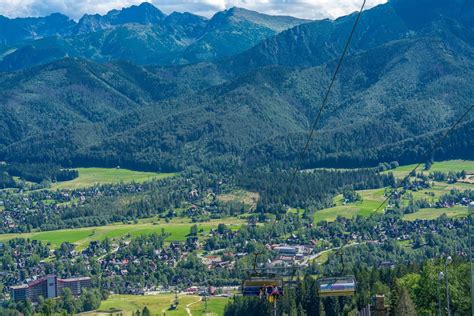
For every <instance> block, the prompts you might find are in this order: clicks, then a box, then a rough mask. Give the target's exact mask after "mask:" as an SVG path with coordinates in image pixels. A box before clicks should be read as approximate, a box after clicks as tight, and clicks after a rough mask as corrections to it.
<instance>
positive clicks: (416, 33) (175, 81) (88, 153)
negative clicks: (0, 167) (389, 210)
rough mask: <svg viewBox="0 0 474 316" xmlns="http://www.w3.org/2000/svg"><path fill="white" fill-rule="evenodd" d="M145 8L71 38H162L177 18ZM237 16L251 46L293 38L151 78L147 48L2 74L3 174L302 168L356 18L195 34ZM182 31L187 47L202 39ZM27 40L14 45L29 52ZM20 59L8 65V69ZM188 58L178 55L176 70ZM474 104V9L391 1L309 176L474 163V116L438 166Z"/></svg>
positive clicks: (357, 53)
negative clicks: (43, 167) (156, 33)
mask: <svg viewBox="0 0 474 316" xmlns="http://www.w3.org/2000/svg"><path fill="white" fill-rule="evenodd" d="M143 7H144V8H146V10H143ZM132 8H133V10H139V11H140V12H141V14H139V15H135V14H133V15H132V16H135V18H131V17H130V16H128V15H125V16H123V11H124V10H122V11H111V12H110V13H109V14H107V15H106V16H92V17H91V16H86V17H84V18H83V19H82V20H81V21H82V22H81V21H79V22H78V23H75V22H74V23H71V27H70V28H69V30H68V28H61V30H63V31H65V32H71V33H68V34H69V35H70V34H73V35H70V36H72V37H71V38H84V36H85V37H88V36H91V35H90V34H103V33H104V32H117V31H119V30H122V27H121V26H119V27H117V26H116V25H121V23H123V22H124V21H126V22H125V23H126V24H127V23H129V22H130V21H132V22H130V23H131V24H130V25H128V26H127V30H128V29H129V28H132V27H139V28H141V27H142V26H143V25H142V24H137V23H136V21H137V19H139V20H140V21H147V22H146V23H145V24H146V25H145V26H146V27H153V26H154V25H156V24H157V21H158V20H156V19H165V20H166V19H171V18H172V17H173V14H172V15H169V16H164V15H163V14H161V15H160V14H158V12H159V11H155V9H156V8H155V9H153V8H152V6H150V5H142V6H140V7H132ZM156 10H157V9H156ZM232 12H233V13H232ZM237 12H240V13H237ZM229 15H231V16H233V18H232V20H233V21H235V16H236V15H238V16H242V15H245V16H246V17H247V18H246V19H245V22H243V23H241V24H239V27H242V28H245V29H246V31H245V32H239V36H243V37H245V38H247V37H248V36H250V35H248V34H253V33H254V31H253V30H252V28H253V27H254V26H255V25H257V24H258V25H260V26H261V25H266V26H265V27H267V28H268V29H270V27H272V28H273V32H275V33H277V32H279V31H281V32H280V33H278V34H276V35H270V34H267V35H265V36H262V38H261V39H260V40H258V43H256V44H255V45H254V44H252V45H250V44H249V46H251V47H248V49H246V50H245V51H242V52H232V53H229V55H228V56H227V57H224V56H223V55H219V58H217V56H214V57H212V58H207V57H206V58H204V60H205V62H199V63H190V64H188V62H191V61H193V60H192V58H189V59H186V61H187V62H185V63H184V64H182V65H167V66H163V65H162V64H160V63H159V62H156V63H154V65H151V64H153V62H152V61H147V62H146V63H147V64H148V65H146V66H145V65H143V64H141V62H139V61H137V59H136V56H137V55H135V54H131V53H130V51H131V50H133V49H135V48H136V47H139V46H134V45H131V44H130V42H127V41H125V40H122V39H120V40H117V42H116V43H115V44H116V45H118V46H117V47H116V48H115V49H113V52H114V54H118V53H119V52H121V53H123V55H121V56H120V57H117V56H115V57H113V58H112V57H110V60H109V59H107V60H108V62H104V61H105V60H102V59H100V58H98V59H95V58H89V57H88V58H84V56H80V58H79V57H68V58H61V59H59V60H57V61H52V62H49V63H46V64H42V62H41V63H40V64H41V65H38V66H34V67H30V66H27V65H26V64H24V63H23V65H22V66H21V67H18V68H22V70H17V71H4V72H3V73H0V87H1V90H0V160H6V161H18V162H27V161H30V162H31V161H54V162H58V163H61V164H62V165H64V166H78V165H83V166H116V165H121V166H126V167H129V168H133V169H148V170H167V171H168V170H180V169H182V168H185V167H186V166H190V165H199V166H203V167H208V168H220V169H222V168H224V169H225V168H228V167H229V166H230V165H235V164H241V165H245V166H249V165H252V166H253V165H268V164H271V165H273V166H279V167H289V166H294V163H295V161H296V160H297V157H298V153H299V151H300V150H301V148H303V146H304V141H305V140H306V137H307V135H308V130H309V127H310V126H311V124H312V122H313V120H314V118H315V116H316V114H317V112H318V110H319V107H320V106H321V100H322V98H323V96H324V93H325V91H326V89H327V87H328V85H329V80H330V78H331V76H332V74H333V72H334V69H335V67H336V65H337V61H338V58H339V56H340V54H341V52H342V49H343V46H344V44H345V40H346V39H347V36H348V34H349V32H350V29H351V27H352V25H353V23H354V19H355V18H356V16H355V15H354V14H351V15H348V16H345V17H341V18H339V19H336V20H329V19H328V20H321V21H313V22H309V23H303V24H300V23H297V24H298V25H296V26H294V27H292V28H289V29H288V30H284V29H285V28H286V27H284V26H282V23H283V22H282V20H281V19H289V18H275V20H274V18H272V17H268V16H264V15H260V14H257V13H252V12H248V11H244V10H241V9H231V10H228V11H225V12H221V13H218V14H216V16H214V17H213V18H212V19H210V20H209V21H207V20H204V19H201V20H199V19H196V20H194V22H193V23H197V24H200V23H203V25H204V24H206V26H205V28H206V29H207V30H210V29H212V27H211V26H210V25H217V24H218V25H222V23H221V22H220V21H221V19H222V20H225V21H228V16H229ZM173 18H174V19H178V20H179V19H181V18H183V16H181V15H179V14H174V17H173ZM84 19H85V20H87V21H84ZM58 20H60V21H63V22H62V23H65V22H64V21H65V20H64V19H59V18H58ZM249 20H253V22H252V25H253V26H249V24H248V23H249V22H248V21H249ZM35 21H36V20H35ZM160 21H161V20H160ZM199 21H201V22H199ZM285 21H288V20H285ZM290 21H296V20H292V19H290ZM211 22H212V23H211ZM257 22H258V23H257ZM300 22H301V21H300ZM285 23H288V22H285ZM285 23H283V24H285ZM35 25H36V26H35V28H36V30H37V31H35V32H37V33H39V32H40V30H41V32H43V34H49V35H51V34H53V33H54V32H57V29H59V28H54V27H51V28H47V27H45V25H47V23H37V24H35ZM80 25H82V26H81V27H79V26H80ZM160 25H161V24H160ZM181 25H183V24H181ZM232 25H233V27H234V26H235V25H234V24H232ZM286 25H287V26H288V24H286ZM277 26H278V27H279V29H277ZM247 27H248V29H247ZM47 29H48V30H47ZM172 29H173V30H175V31H176V32H178V31H179V32H180V33H184V32H186V30H187V32H193V31H196V30H197V29H199V28H194V27H190V28H189V29H186V28H184V29H186V30H181V29H179V30H178V29H177V28H172ZM91 32H92V33H91ZM230 33H233V32H230ZM22 34H25V33H22ZM74 34H75V35H74ZM207 34H212V36H211V35H209V36H210V38H213V39H214V40H215V42H214V43H215V44H216V45H215V46H214V47H224V46H226V45H223V46H220V44H223V43H224V44H225V43H228V44H232V43H235V41H237V39H232V38H231V37H225V36H224V35H225V32H222V31H219V32H215V33H212V32H210V33H207ZM216 34H219V35H223V34H224V35H223V37H216ZM49 35H44V36H49ZM69 35H61V36H59V38H68V37H67V36H69ZM21 36H23V35H18V36H17V37H15V38H17V39H16V40H15V39H9V42H8V44H7V45H10V46H12V45H14V44H13V43H15V41H16V42H17V43H20V42H22V41H26V42H28V41H29V39H27V38H26V37H27V36H26V35H24V36H25V37H23V39H21ZM54 38H58V36H55V37H54ZM115 38H117V37H115ZM43 40H48V37H45V38H44V39H43ZM226 40H229V42H226ZM40 41H42V40H41V39H40V40H35V42H34V43H37V42H40ZM252 41H257V39H256V38H250V39H249V43H250V42H252ZM4 43H7V42H6V40H5V41H4ZM101 43H103V42H101ZM143 43H147V44H148V43H149V42H148V40H145V41H143ZM15 45H17V44H15ZM25 45H26V46H24V47H28V45H31V44H25ZM34 45H36V44H34ZM193 46H194V44H193V45H190V46H188V48H187V49H186V50H187V51H188V52H189V50H188V49H189V48H190V47H193ZM194 47H197V46H194ZM22 49H23V48H22ZM25 49H26V48H25ZM19 50H21V49H18V50H17V51H19ZM217 50H218V48H215V51H217ZM141 52H142V53H144V55H150V56H151V55H153V52H154V51H153V50H152V48H148V47H147V48H146V49H144V50H142V51H141ZM15 54H17V53H16V51H15V53H10V54H9V55H8V56H6V57H4V59H3V62H2V65H5V63H4V62H5V61H7V60H10V58H13V56H14V55H15ZM183 54H184V53H183V52H178V53H170V56H171V57H170V60H177V59H176V58H177V56H179V58H182V56H184V55H183ZM28 56H30V55H28ZM194 56H196V55H194ZM18 58H19V59H18V60H21V61H22V62H23V60H24V59H23V58H20V57H18ZM98 61H100V62H98ZM194 61H196V60H194ZM143 62H145V61H143ZM149 63H150V64H149ZM171 63H174V62H171ZM179 63H180V62H178V64H179ZM31 64H35V65H36V64H37V63H36V62H34V63H31ZM3 67H5V66H3ZM13 68H14V69H15V68H17V67H13ZM473 95H474V7H473V6H472V5H470V4H469V3H468V2H465V1H461V0H454V1H449V2H447V1H444V0H429V1H428V0H417V1H413V0H391V1H389V2H388V3H387V4H384V5H380V6H377V7H375V8H372V9H370V10H367V11H365V12H364V13H363V15H362V20H361V23H360V25H359V27H358V28H357V30H356V33H355V36H354V40H353V42H352V43H351V46H350V51H349V55H348V56H347V58H346V60H345V61H344V65H343V67H342V70H341V72H340V74H339V75H338V77H337V80H336V83H335V86H334V89H333V91H332V94H331V95H330V102H329V104H328V107H327V109H326V111H324V112H323V115H322V119H321V121H320V124H319V125H318V126H317V133H316V135H315V137H314V141H313V142H312V143H311V146H310V150H309V153H308V159H306V160H305V161H304V166H303V167H305V168H313V167H355V166H373V165H376V164H377V163H379V162H389V161H392V160H398V161H399V162H400V163H412V162H415V161H420V160H426V159H430V158H435V159H445V158H471V159H473V158H474V137H473V136H474V124H473V123H474V115H472V114H470V115H469V116H468V117H466V118H465V119H464V120H463V121H462V122H461V123H460V124H459V126H458V128H457V129H456V130H455V131H454V132H453V133H452V135H451V137H450V138H449V139H448V141H446V142H445V143H443V144H442V145H443V146H442V147H441V148H440V149H439V150H438V151H437V153H436V155H435V157H427V155H426V152H427V150H428V149H429V148H431V147H432V146H433V145H434V144H435V143H436V141H437V140H438V139H439V138H441V136H442V135H444V133H445V132H446V130H447V128H449V126H451V124H453V123H454V122H456V121H457V120H458V119H459V117H460V116H461V114H462V113H463V111H465V109H467V108H468V107H469V106H471V105H472V104H471V103H472V99H473Z"/></svg>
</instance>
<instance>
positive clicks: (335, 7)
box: [0, 0, 386, 19]
mask: <svg viewBox="0 0 474 316" xmlns="http://www.w3.org/2000/svg"><path fill="white" fill-rule="evenodd" d="M143 1H144V0H0V15H5V16H8V17H18V16H44V15H48V14H50V13H53V12H61V13H64V14H66V15H68V16H70V17H72V18H74V19H78V18H80V17H81V16H82V15H83V14H85V13H90V14H92V13H100V14H104V13H106V12H107V11H109V10H112V9H120V8H122V7H126V6H130V5H134V4H139V3H141V2H143ZM148 2H150V3H153V4H154V5H155V6H157V7H158V8H160V9H161V10H162V11H164V12H165V13H170V12H173V11H179V12H183V11H187V12H192V13H195V14H199V15H204V16H208V17H209V16H212V14H214V13H215V12H216V11H221V10H224V9H227V8H230V7H233V6H238V7H243V8H247V9H251V10H255V11H258V12H262V13H267V14H275V15H292V16H296V17H301V18H308V19H319V18H325V17H332V18H334V17H338V16H341V15H345V14H348V13H351V12H353V11H356V10H357V9H358V8H359V7H360V5H361V3H362V2H361V0H149V1H148ZM383 2H386V0H368V2H367V4H368V7H372V6H374V5H377V4H380V3H383Z"/></svg>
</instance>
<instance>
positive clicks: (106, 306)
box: [83, 294, 228, 316]
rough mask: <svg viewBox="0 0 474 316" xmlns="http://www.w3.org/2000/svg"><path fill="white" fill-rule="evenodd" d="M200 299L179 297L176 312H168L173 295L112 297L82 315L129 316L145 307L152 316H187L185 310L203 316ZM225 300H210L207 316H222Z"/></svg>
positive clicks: (196, 315) (226, 300)
mask: <svg viewBox="0 0 474 316" xmlns="http://www.w3.org/2000/svg"><path fill="white" fill-rule="evenodd" d="M201 299H202V298H201V297H199V296H195V295H179V305H178V309H177V310H168V309H169V307H170V305H171V303H172V302H173V301H174V294H161V295H145V296H139V295H112V296H110V297H109V299H107V300H106V301H104V302H102V304H101V305H100V307H99V309H98V310H97V311H95V312H89V313H84V314H83V315H91V316H102V315H109V313H107V311H110V310H116V311H115V312H114V313H113V314H114V315H115V314H117V313H122V315H123V316H130V315H132V312H134V311H136V310H140V311H141V310H143V307H145V306H147V307H148V309H150V311H151V314H152V315H160V316H161V315H173V316H188V315H189V314H188V312H187V311H186V308H188V309H189V312H190V313H191V315H193V316H201V315H204V302H203V301H201ZM227 302H228V299H227V298H219V297H215V298H210V299H209V301H208V304H207V308H208V315H223V314H224V307H225V305H226V304H227Z"/></svg>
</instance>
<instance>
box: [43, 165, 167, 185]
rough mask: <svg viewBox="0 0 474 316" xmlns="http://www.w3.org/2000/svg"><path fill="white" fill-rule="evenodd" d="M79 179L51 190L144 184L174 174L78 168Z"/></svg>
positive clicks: (60, 183)
mask: <svg viewBox="0 0 474 316" xmlns="http://www.w3.org/2000/svg"><path fill="white" fill-rule="evenodd" d="M77 170H78V171H79V177H77V178H76V179H74V180H71V181H64V182H58V183H55V184H53V185H52V189H77V188H84V187H88V186H92V185H94V184H107V183H120V182H132V181H135V182H145V181H147V180H151V179H163V178H167V177H171V176H174V175H176V174H174V173H154V172H141V171H132V170H127V169H112V168H78V169H77Z"/></svg>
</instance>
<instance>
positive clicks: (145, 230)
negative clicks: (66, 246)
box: [0, 218, 243, 250]
mask: <svg viewBox="0 0 474 316" xmlns="http://www.w3.org/2000/svg"><path fill="white" fill-rule="evenodd" d="M219 223H224V224H228V225H232V226H231V227H230V228H231V229H238V228H240V226H241V224H242V223H243V221H242V220H238V219H235V218H232V219H221V220H212V221H210V222H205V223H196V225H197V226H198V230H201V229H203V230H204V233H205V234H207V233H209V231H210V230H211V229H212V228H216V227H217V226H218V225H219ZM192 225H194V224H193V223H191V222H190V221H189V220H188V219H186V220H173V221H171V222H169V223H166V222H164V221H162V223H157V224H155V223H153V222H139V223H137V224H129V225H128V224H114V225H107V226H100V227H87V228H77V229H65V230H56V231H46V232H34V233H25V234H2V235H0V241H2V240H9V239H13V238H30V239H33V240H40V241H43V242H45V243H48V242H49V243H51V245H52V246H53V248H54V247H58V246H60V245H61V243H63V242H70V243H73V244H75V245H76V247H77V249H79V250H81V249H84V248H85V247H87V245H88V244H89V243H90V242H91V241H93V240H103V239H105V238H110V239H113V238H121V237H124V236H126V235H128V234H130V235H131V236H133V237H135V236H140V235H149V234H152V233H161V231H162V230H164V231H165V232H166V233H170V234H171V235H170V236H169V237H168V238H167V240H168V241H172V240H175V241H184V240H186V237H187V235H188V234H189V230H190V227H191V226H192Z"/></svg>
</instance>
